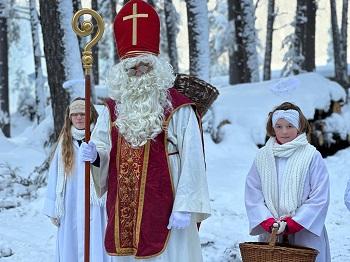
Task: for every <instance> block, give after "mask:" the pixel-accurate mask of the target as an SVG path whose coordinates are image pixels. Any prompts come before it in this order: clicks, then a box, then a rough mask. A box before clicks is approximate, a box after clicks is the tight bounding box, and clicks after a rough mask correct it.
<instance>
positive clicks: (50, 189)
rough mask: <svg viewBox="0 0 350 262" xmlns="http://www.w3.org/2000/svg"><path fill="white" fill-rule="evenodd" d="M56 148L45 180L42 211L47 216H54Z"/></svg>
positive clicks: (56, 171)
mask: <svg viewBox="0 0 350 262" xmlns="http://www.w3.org/2000/svg"><path fill="white" fill-rule="evenodd" d="M58 152H61V151H60V150H58V148H57V149H56V150H55V153H54V156H53V158H52V160H51V163H50V168H49V174H48V181H47V191H46V197H45V201H44V208H43V213H44V214H45V215H47V216H49V217H56V211H55V209H56V206H55V202H56V184H57V175H58Z"/></svg>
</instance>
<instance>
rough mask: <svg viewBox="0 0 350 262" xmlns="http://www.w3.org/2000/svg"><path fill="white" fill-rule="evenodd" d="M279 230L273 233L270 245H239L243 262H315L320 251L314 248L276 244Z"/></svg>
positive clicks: (248, 243)
mask: <svg viewBox="0 0 350 262" xmlns="http://www.w3.org/2000/svg"><path fill="white" fill-rule="evenodd" d="M276 232H277V229H274V230H273V231H272V234H271V236H270V240H269V243H264V242H245V243H240V244H239V249H240V250H241V256H242V261H243V262H315V261H316V256H317V254H318V251H317V250H315V249H313V248H307V247H301V246H293V245H289V244H286V243H281V244H279V243H276V238H277V237H276Z"/></svg>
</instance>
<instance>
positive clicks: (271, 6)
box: [263, 0, 276, 80]
mask: <svg viewBox="0 0 350 262" xmlns="http://www.w3.org/2000/svg"><path fill="white" fill-rule="evenodd" d="M275 17H276V14H275V0H269V2H268V7H267V23H266V46H265V57H264V76H263V79H264V80H270V79H271V59H272V43H273V24H274V22H275Z"/></svg>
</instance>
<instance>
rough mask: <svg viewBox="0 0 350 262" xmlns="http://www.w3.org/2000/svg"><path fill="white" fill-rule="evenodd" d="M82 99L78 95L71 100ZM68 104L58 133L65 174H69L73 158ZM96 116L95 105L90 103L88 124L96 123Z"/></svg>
mask: <svg viewBox="0 0 350 262" xmlns="http://www.w3.org/2000/svg"><path fill="white" fill-rule="evenodd" d="M77 100H84V101H85V99H84V98H81V97H78V98H76V99H74V100H73V102H74V101H77ZM69 114H70V112H69V106H68V107H67V108H66V113H65V117H64V125H63V128H62V130H61V133H60V138H61V140H62V159H63V165H64V172H65V174H67V175H68V174H71V172H72V169H73V164H74V163H73V159H74V150H73V139H72V133H71V128H72V125H73V124H72V121H71V119H70V117H69ZM97 117H98V113H97V111H96V109H95V107H94V106H93V105H92V104H91V106H90V124H91V123H94V124H95V123H96V121H97Z"/></svg>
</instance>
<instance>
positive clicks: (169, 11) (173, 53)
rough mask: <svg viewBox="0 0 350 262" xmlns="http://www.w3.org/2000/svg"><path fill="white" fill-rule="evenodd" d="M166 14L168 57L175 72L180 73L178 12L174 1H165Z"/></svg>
mask: <svg viewBox="0 0 350 262" xmlns="http://www.w3.org/2000/svg"><path fill="white" fill-rule="evenodd" d="M164 13H165V24H166V33H167V41H168V55H169V60H170V64H171V65H172V67H173V69H174V72H175V73H178V72H179V66H178V57H177V46H176V36H177V33H178V28H177V24H176V16H177V14H176V10H175V6H174V4H173V1H172V0H164Z"/></svg>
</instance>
